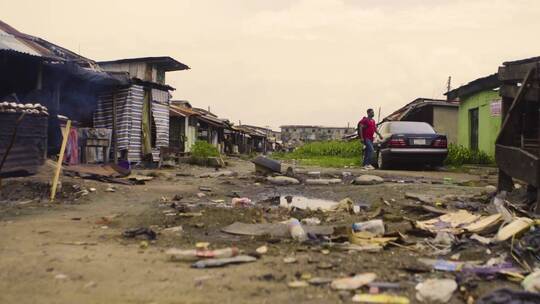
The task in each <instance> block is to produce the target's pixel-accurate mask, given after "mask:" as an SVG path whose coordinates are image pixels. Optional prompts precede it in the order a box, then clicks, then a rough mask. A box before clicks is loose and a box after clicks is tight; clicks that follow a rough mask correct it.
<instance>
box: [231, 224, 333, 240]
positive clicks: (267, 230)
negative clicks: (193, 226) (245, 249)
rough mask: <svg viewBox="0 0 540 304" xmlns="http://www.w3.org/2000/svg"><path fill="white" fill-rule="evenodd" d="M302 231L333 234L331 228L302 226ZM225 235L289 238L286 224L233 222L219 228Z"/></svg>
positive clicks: (314, 233) (312, 233) (313, 233)
mask: <svg viewBox="0 0 540 304" xmlns="http://www.w3.org/2000/svg"><path fill="white" fill-rule="evenodd" d="M302 228H303V229H304V231H305V232H306V233H307V234H309V235H331V234H333V233H334V228H333V227H332V226H323V225H316V226H303V227H302ZM221 231H223V232H225V233H230V234H235V235H250V236H262V235H269V236H272V237H284V238H285V237H289V236H290V232H289V228H288V227H287V224H286V223H264V224H246V223H240V222H235V223H233V224H231V225H229V226H226V227H223V228H221Z"/></svg>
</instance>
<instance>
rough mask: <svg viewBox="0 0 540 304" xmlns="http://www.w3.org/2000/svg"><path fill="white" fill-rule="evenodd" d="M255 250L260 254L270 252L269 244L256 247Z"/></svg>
mask: <svg viewBox="0 0 540 304" xmlns="http://www.w3.org/2000/svg"><path fill="white" fill-rule="evenodd" d="M255 252H257V253H258V254H266V253H267V252H268V247H267V246H261V247H258V248H257V249H255Z"/></svg>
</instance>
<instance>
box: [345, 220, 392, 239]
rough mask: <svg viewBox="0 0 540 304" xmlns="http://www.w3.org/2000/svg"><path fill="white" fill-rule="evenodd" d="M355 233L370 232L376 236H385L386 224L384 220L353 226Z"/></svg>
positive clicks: (354, 224)
mask: <svg viewBox="0 0 540 304" xmlns="http://www.w3.org/2000/svg"><path fill="white" fill-rule="evenodd" d="M352 231H353V232H360V231H368V232H371V233H373V234H374V235H376V236H382V235H384V232H385V230H384V223H383V221H382V220H371V221H367V222H359V223H353V224H352Z"/></svg>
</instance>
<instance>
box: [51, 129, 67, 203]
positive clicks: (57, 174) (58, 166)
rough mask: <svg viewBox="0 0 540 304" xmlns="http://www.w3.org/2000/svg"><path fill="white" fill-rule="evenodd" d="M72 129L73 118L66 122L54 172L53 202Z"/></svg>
mask: <svg viewBox="0 0 540 304" xmlns="http://www.w3.org/2000/svg"><path fill="white" fill-rule="evenodd" d="M70 129H71V120H68V121H67V123H66V131H65V133H64V139H63V140H62V146H61V147H60V155H58V163H57V164H56V170H55V172H54V177H53V182H52V185H51V202H53V201H54V198H55V197H56V186H58V179H59V178H60V171H61V170H62V161H63V160H64V152H66V145H67V140H68V137H69V130H70Z"/></svg>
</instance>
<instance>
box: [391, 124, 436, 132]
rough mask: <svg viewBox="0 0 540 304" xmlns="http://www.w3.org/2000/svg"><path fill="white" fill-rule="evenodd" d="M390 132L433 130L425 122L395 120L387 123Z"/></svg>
mask: <svg viewBox="0 0 540 304" xmlns="http://www.w3.org/2000/svg"><path fill="white" fill-rule="evenodd" d="M389 125H390V133H393V134H395V133H413V134H414V133H424V134H435V130H433V128H432V127H431V126H430V125H429V124H428V123H425V122H418V121H396V122H392V123H389Z"/></svg>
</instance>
